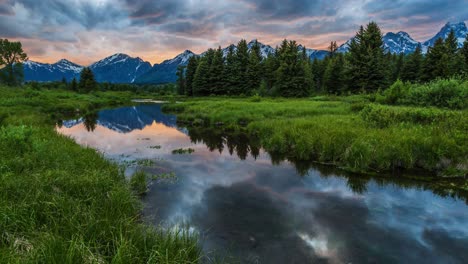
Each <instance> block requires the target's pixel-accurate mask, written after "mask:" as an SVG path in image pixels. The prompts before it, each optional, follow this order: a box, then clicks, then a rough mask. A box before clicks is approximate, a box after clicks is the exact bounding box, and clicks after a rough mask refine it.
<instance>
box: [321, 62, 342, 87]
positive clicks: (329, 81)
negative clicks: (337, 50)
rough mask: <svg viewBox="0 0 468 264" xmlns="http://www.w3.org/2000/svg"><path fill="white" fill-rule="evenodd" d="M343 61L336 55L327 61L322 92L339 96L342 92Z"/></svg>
mask: <svg viewBox="0 0 468 264" xmlns="http://www.w3.org/2000/svg"><path fill="white" fill-rule="evenodd" d="M344 84H345V82H344V59H343V55H342V54H337V55H336V56H335V57H333V58H331V59H330V60H329V63H328V65H327V67H326V70H325V72H324V76H323V86H324V90H325V91H327V92H328V93H330V94H339V93H340V92H342V91H344V90H345V89H344Z"/></svg>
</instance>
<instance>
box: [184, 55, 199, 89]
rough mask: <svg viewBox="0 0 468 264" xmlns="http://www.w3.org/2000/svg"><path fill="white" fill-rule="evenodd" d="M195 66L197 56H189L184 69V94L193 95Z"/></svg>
mask: <svg viewBox="0 0 468 264" xmlns="http://www.w3.org/2000/svg"><path fill="white" fill-rule="evenodd" d="M197 67H198V58H197V57H196V56H192V57H190V59H189V62H188V64H187V69H186V71H185V94H186V95H187V96H193V80H194V79H195V73H196V71H197Z"/></svg>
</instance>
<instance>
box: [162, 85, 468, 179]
mask: <svg viewBox="0 0 468 264" xmlns="http://www.w3.org/2000/svg"><path fill="white" fill-rule="evenodd" d="M401 86H405V87H403V88H402V87H401ZM467 94H468V83H467V82H459V81H456V80H455V81H454V80H449V81H445V80H441V81H437V82H434V83H430V84H427V85H410V84H403V83H398V82H397V83H396V84H395V85H393V86H392V87H391V88H390V89H388V90H387V91H386V92H385V93H376V94H364V95H350V96H316V97H311V98H304V99H284V98H262V97H259V96H252V97H250V98H248V99H245V98H237V99H235V98H226V97H225V98H220V97H217V98H210V97H207V98H198V99H193V100H189V101H187V102H184V103H181V104H169V105H166V106H165V108H164V109H165V110H166V111H169V112H174V113H177V115H178V121H179V122H181V123H185V124H188V125H189V126H217V127H220V129H224V130H226V131H229V130H245V131H247V132H248V133H249V134H251V135H253V136H257V137H259V139H260V141H261V142H260V143H261V145H262V146H263V147H264V148H265V149H266V150H267V151H268V152H270V153H273V154H278V155H281V156H284V157H286V158H288V159H291V160H313V161H317V162H320V163H325V164H331V165H336V166H339V167H340V168H343V169H345V170H349V171H354V172H360V173H380V172H391V171H396V170H398V171H400V170H415V169H417V170H423V171H425V172H426V174H427V175H428V177H429V176H431V177H432V176H441V177H465V176H466V175H467V172H468V151H467V150H468V133H467V131H468V111H467V108H466V107H467ZM395 97H397V99H398V100H396V99H393V98H395ZM424 98H426V99H427V100H426V101H424ZM421 105H428V106H421Z"/></svg>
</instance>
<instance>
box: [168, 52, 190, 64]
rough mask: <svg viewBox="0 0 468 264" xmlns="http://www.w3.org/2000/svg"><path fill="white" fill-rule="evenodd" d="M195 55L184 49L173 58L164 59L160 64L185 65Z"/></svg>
mask: <svg viewBox="0 0 468 264" xmlns="http://www.w3.org/2000/svg"><path fill="white" fill-rule="evenodd" d="M193 56H195V53H193V52H192V51H190V50H186V51H184V52H182V53H181V54H179V55H177V56H175V57H174V58H173V59H170V60H165V61H163V62H162V63H161V64H177V65H187V64H188V61H189V59H190V58H191V57H193Z"/></svg>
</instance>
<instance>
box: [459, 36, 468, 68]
mask: <svg viewBox="0 0 468 264" xmlns="http://www.w3.org/2000/svg"><path fill="white" fill-rule="evenodd" d="M460 53H461V55H462V58H463V61H464V64H465V67H464V69H465V70H464V71H465V73H468V34H466V38H465V42H463V47H462V48H461V50H460Z"/></svg>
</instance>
